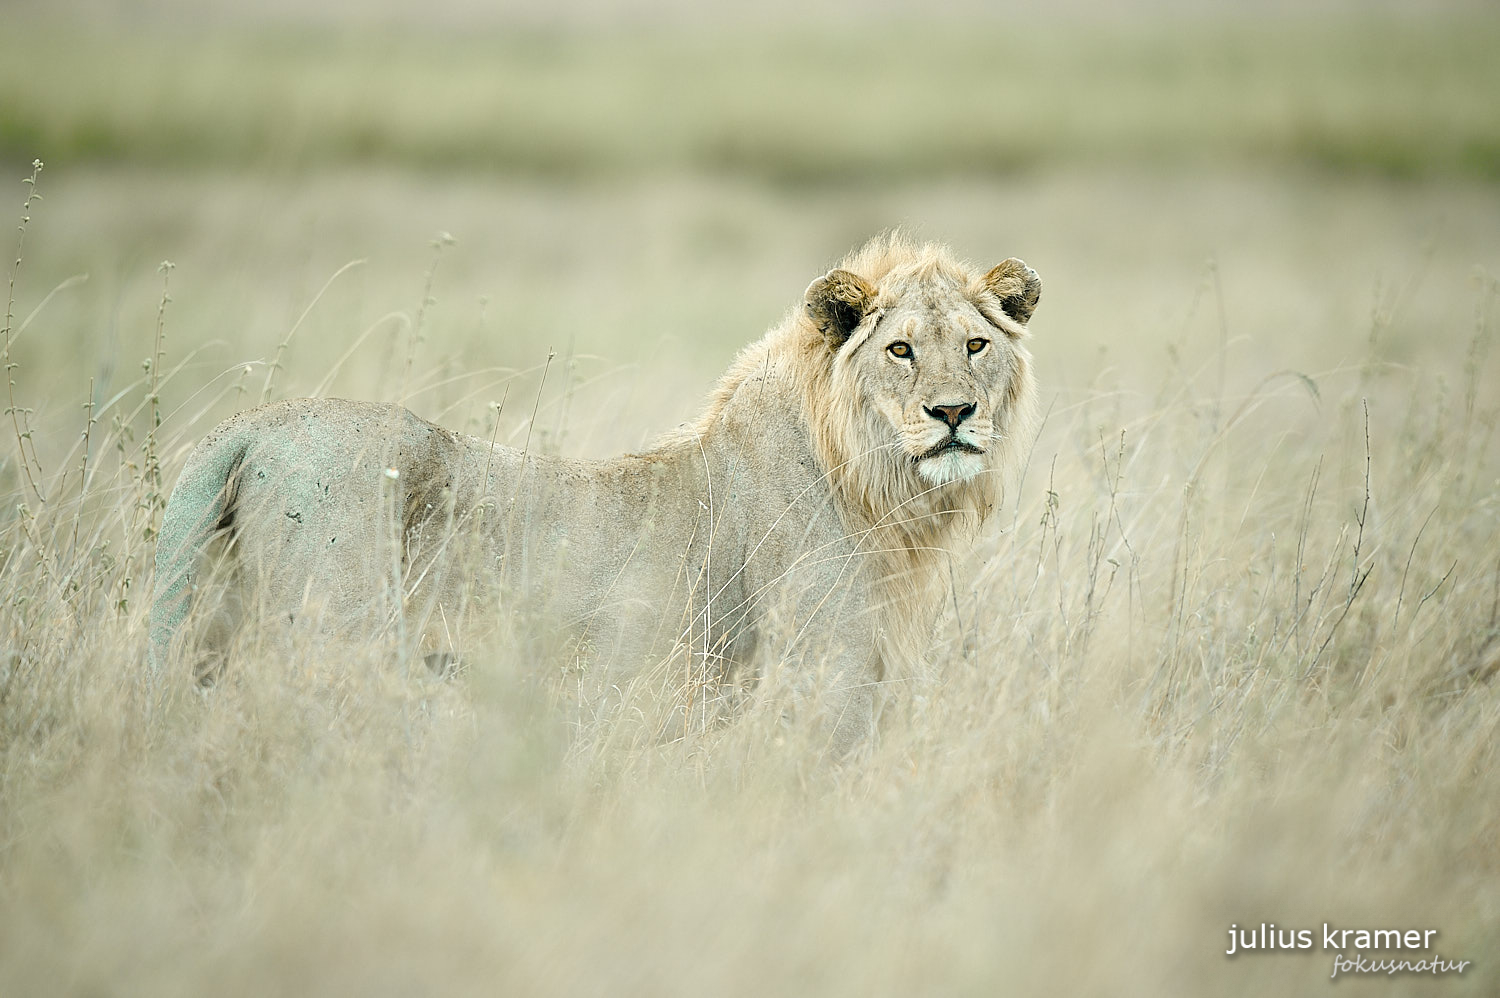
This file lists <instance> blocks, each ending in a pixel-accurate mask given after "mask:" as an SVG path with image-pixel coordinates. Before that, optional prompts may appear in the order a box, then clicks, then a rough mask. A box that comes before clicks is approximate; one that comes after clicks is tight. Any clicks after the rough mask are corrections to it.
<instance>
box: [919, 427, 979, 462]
mask: <svg viewBox="0 0 1500 998" xmlns="http://www.w3.org/2000/svg"><path fill="white" fill-rule="evenodd" d="M953 451H957V452H959V453H960V454H983V453H984V450H983V448H980V447H975V446H974V445H973V444H971V443H968V442H967V441H964V440H960V439H958V435H957V434H954V435H953V436H951V437H949V438H948V439H947V440H944V441H943V442H942V443H940V444H937V445H935V446H933V447H929V448H928V449H927V450H925V451H923V452H922V453H921V454H918V455H917V456H916V457H915V458H914V459H913V460H915V461H926V460H927V459H929V458H934V457H939V456H941V455H943V454H948V453H951V452H953Z"/></svg>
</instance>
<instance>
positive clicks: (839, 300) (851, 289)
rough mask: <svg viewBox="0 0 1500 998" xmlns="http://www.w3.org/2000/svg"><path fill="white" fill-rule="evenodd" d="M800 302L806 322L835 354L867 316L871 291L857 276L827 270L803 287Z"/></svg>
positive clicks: (871, 300) (872, 290)
mask: <svg viewBox="0 0 1500 998" xmlns="http://www.w3.org/2000/svg"><path fill="white" fill-rule="evenodd" d="M803 301H804V302H805V304H806V308H807V316H808V318H810V319H812V321H813V325H815V326H817V327H818V331H819V332H821V333H822V334H823V336H824V338H825V339H827V340H828V346H829V347H830V348H831V349H834V350H837V349H838V348H839V347H841V346H843V345H844V341H845V340H847V339H848V338H849V334H850V333H852V332H854V327H855V326H858V325H859V323H860V320H861V319H863V318H864V317H865V314H866V313H868V312H869V310H870V305H871V304H872V303H873V302H874V301H875V289H874V288H872V287H870V285H869V282H867V281H866V280H865V279H864V278H863V277H860V276H859V275H858V274H851V273H850V272H849V271H847V270H830V271H829V272H828V273H826V274H824V275H823V276H822V277H820V278H818V279H817V280H816V281H813V282H812V283H811V284H809V285H808V286H807V293H806V294H805V295H803Z"/></svg>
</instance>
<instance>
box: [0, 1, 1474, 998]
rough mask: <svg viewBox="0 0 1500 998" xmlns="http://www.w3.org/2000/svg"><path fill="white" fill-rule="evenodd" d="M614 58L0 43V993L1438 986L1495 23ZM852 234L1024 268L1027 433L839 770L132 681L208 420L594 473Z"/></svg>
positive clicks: (689, 25)
mask: <svg viewBox="0 0 1500 998" xmlns="http://www.w3.org/2000/svg"><path fill="white" fill-rule="evenodd" d="M638 8H639V9H637V8H636V7H632V8H630V11H634V14H633V15H632V14H630V11H626V12H624V13H622V12H621V11H618V10H605V9H603V8H599V9H594V8H588V9H586V10H584V9H581V10H580V12H578V13H576V14H574V15H572V16H564V15H560V14H556V15H554V14H547V13H546V12H545V11H542V10H541V9H540V8H538V9H537V10H532V9H530V8H529V6H528V5H527V4H524V3H516V4H511V5H508V6H506V7H504V8H503V9H501V10H499V11H498V12H488V11H478V10H475V9H471V8H469V7H468V6H466V5H465V4H464V3H463V2H462V0H445V2H443V3H438V4H436V5H434V6H433V7H432V8H431V9H429V10H424V11H420V12H417V13H410V12H405V11H402V10H400V9H399V8H398V5H396V4H394V3H389V4H380V5H376V6H375V7H372V8H371V9H370V10H368V11H366V10H362V9H360V8H359V7H357V6H355V5H347V4H332V5H329V6H328V7H327V8H326V9H320V11H319V12H317V13H300V14H299V13H297V12H296V10H295V9H294V7H293V5H287V6H285V7H284V8H283V7H280V6H273V7H272V8H270V9H268V10H266V11H262V12H261V13H260V14H257V15H253V16H252V15H249V14H246V13H243V12H240V11H237V10H236V9H235V8H234V7H233V6H232V5H228V4H223V5H215V4H208V5H186V4H178V3H177V2H176V0H157V2H154V3H152V4H149V5H146V6H144V7H142V8H141V9H140V10H137V11H127V10H125V9H124V8H123V7H122V6H121V5H116V4H111V3H105V2H102V0H101V2H98V3H94V2H90V0H75V2H71V3H68V4H62V5H43V4H33V3H17V4H14V5H11V6H9V7H7V8H5V9H3V10H0V222H3V223H4V228H3V231H0V250H3V253H0V259H3V262H4V263H5V264H6V268H5V277H6V279H7V285H6V287H7V289H8V291H7V301H8V306H7V309H6V319H5V337H4V347H3V348H4V351H5V364H6V367H7V370H8V372H9V379H8V386H7V389H6V390H7V392H8V394H7V396H6V399H5V402H4V407H5V408H6V409H7V412H6V413H5V415H4V418H3V419H0V450H3V465H0V493H3V502H0V566H3V567H0V607H3V609H0V996H4V998H9V996H31V995H79V996H85V995H87V996H94V995H142V996H144V995H150V996H176V995H182V996H188V995H205V994H214V995H268V994H317V995H323V994H333V995H342V994H349V995H398V994H400V995H405V994H459V995H461V994H474V995H496V994H499V995H509V994H521V995H529V994H548V995H550V994H566V995H653V996H655V995H690V996H694V998H698V996H709V995H741V994H743V995H775V994H840V995H843V994H848V995H868V994H891V995H914V994H915V995H926V994H933V995H949V994H961V995H992V994H1026V995H1141V996H1159V995H1178V994H1181V995H1189V994H1192V995H1241V994H1243V995H1262V994H1296V995H1301V994H1318V993H1322V992H1323V991H1324V989H1327V988H1336V989H1337V993H1339V994H1341V995H1363V994H1370V995H1408V994H1419V995H1427V994H1433V995H1455V996H1456V995H1474V996H1484V995H1491V994H1494V993H1496V991H1497V989H1500V686H1497V684H1500V677H1497V671H1500V442H1497V440H1496V429H1497V418H1500V393H1497V391H1496V384H1497V381H1496V378H1497V374H1500V357H1497V356H1496V349H1495V339H1496V336H1497V327H1500V101H1497V100H1496V99H1495V95H1496V94H1497V93H1500V69H1497V68H1496V67H1497V65H1500V63H1497V62H1496V60H1495V59H1494V58H1493V53H1494V52H1495V51H1497V50H1500V19H1497V18H1496V16H1495V15H1494V13H1493V12H1492V11H1489V10H1487V9H1485V8H1483V7H1482V6H1477V5H1476V6H1472V7H1471V6H1466V5H1462V4H1446V5H1441V6H1433V5H1423V6H1421V7H1411V8H1404V7H1401V6H1399V5H1395V4H1391V5H1386V6H1383V7H1381V8H1380V9H1379V11H1378V12H1370V11H1368V10H1365V9H1362V8H1359V7H1353V6H1350V7H1338V6H1335V7H1331V8H1328V9H1326V10H1323V11H1322V12H1321V13H1319V14H1317V15H1311V14H1306V13H1300V12H1298V11H1297V10H1296V9H1294V8H1277V9H1275V10H1273V11H1272V13H1271V14H1269V15H1267V16H1260V15H1256V16H1254V17H1252V16H1251V12H1249V11H1248V10H1247V11H1244V12H1241V11H1239V10H1238V9H1237V8H1235V7H1232V6H1229V5H1221V6H1215V7H1212V8H1211V9H1201V10H1199V9H1194V10H1191V11H1189V10H1184V9H1181V8H1177V7H1174V6H1172V5H1168V4H1162V5H1147V6H1144V7H1142V8H1141V9H1140V10H1138V11H1135V12H1134V13H1132V14H1131V15H1129V16H1127V15H1126V14H1123V13H1119V12H1113V13H1112V12H1110V11H1104V10H1095V9H1093V7H1092V6H1091V5H1090V4H1088V3H1084V2H1079V3H1077V4H1073V5H1070V6H1069V7H1068V8H1067V9H1066V10H1064V11H1063V12H1062V13H1055V14H1054V15H1052V16H1051V17H1050V18H1044V19H1041V20H1039V21H1036V22H1034V23H1033V22H1027V24H1026V29H1025V32H1024V35H1025V39H1026V44H1018V43H1017V40H1016V39H1017V34H1018V28H1017V23H1016V20H1015V19H1016V18H1018V17H1021V16H1022V15H1021V14H1019V13H1017V12H1015V11H1009V12H1007V11H983V10H977V9H967V10H964V11H947V12H940V13H937V14H926V15H922V16H921V17H918V15H916V14H915V13H913V12H911V11H906V10H904V9H902V8H899V7H898V6H888V5H880V6H879V7H877V8H876V9H875V10H874V11H873V12H871V13H870V14H869V16H858V17H856V16H855V15H854V14H852V13H848V12H846V13H845V15H843V16H840V15H838V14H837V13H835V14H830V15H827V16H824V17H821V18H817V19H813V20H808V19H806V17H805V16H804V15H803V14H801V13H799V12H798V11H796V10H793V9H789V8H783V7H775V8H773V9H772V12H771V13H770V14H768V15H767V16H766V17H764V18H750V17H746V16H744V15H740V18H741V19H740V20H736V21H734V22H733V23H720V22H716V21H714V20H712V19H711V18H708V17H707V16H706V15H704V14H703V13H702V12H701V11H694V10H688V9H678V8H677V7H675V6H673V5H672V4H670V3H667V2H666V0H662V3H660V4H650V3H641V4H640V5H638ZM34 160H40V161H41V162H42V164H43V165H42V166H41V167H40V169H37V168H36V167H34V166H33V165H32V164H33V161H34ZM893 226H901V227H904V228H905V229H906V230H907V231H909V232H911V233H912V234H914V235H916V236H918V237H920V238H930V239H936V240H940V241H943V242H946V243H948V244H950V245H951V246H952V247H953V248H954V250H955V251H956V252H957V253H958V254H959V255H960V256H962V257H965V258H968V259H970V260H973V261H975V262H976V263H977V264H980V265H981V266H983V267H985V268H987V267H989V266H991V265H993V264H994V263H998V262H999V261H1001V260H1003V259H1005V258H1006V257H1009V256H1019V257H1022V258H1024V259H1025V260H1026V261H1027V263H1029V264H1031V265H1032V266H1034V267H1035V268H1036V269H1037V270H1038V271H1039V272H1040V274H1041V276H1042V279H1043V281H1044V292H1043V294H1042V299H1041V303H1040V306H1039V307H1038V309H1037V313H1036V317H1035V319H1034V320H1033V321H1032V323H1031V326H1030V329H1031V333H1032V337H1031V340H1030V342H1029V346H1030V349H1031V351H1032V353H1033V355H1034V358H1035V369H1036V372H1037V377H1038V379H1039V381H1040V384H1041V409H1042V411H1043V412H1044V413H1045V416H1044V418H1043V419H1042V420H1041V423H1040V429H1039V431H1038V434H1037V436H1036V439H1035V441H1034V443H1031V444H1030V445H1029V447H1028V459H1027V461H1026V464H1025V466H1024V468H1022V469H1018V472H1017V474H1015V475H1014V476H1013V477H1012V480H1011V482H1010V485H1009V487H1008V488H1007V490H1006V493H1005V501H1004V504H1003V506H1002V507H1001V508H999V509H997V510H996V511H995V512H994V513H993V514H992V515H991V517H990V518H989V520H988V521H987V522H986V523H985V524H984V526H983V527H982V528H981V529H980V530H979V531H978V533H977V534H976V535H975V536H974V538H973V546H972V550H965V551H960V552H958V554H957V555H956V557H955V558H954V559H953V561H952V566H951V579H950V586H951V593H950V594H949V597H948V598H947V599H946V600H945V609H944V611H943V613H942V615H941V617H940V619H939V620H938V621H937V624H936V626H935V628H934V630H933V633H932V636H931V640H930V645H929V647H928V651H927V654H926V660H925V665H924V668H923V669H922V670H921V671H920V673H919V674H917V675H914V676H910V677H903V678H902V680H901V681H900V682H895V683H892V684H890V687H889V688H888V689H886V690H884V691H883V693H884V698H883V708H882V711H881V716H880V719H879V725H878V728H879V730H878V735H877V737H876V738H875V739H874V740H873V741H872V742H871V743H870V744H869V745H868V746H867V747H866V748H865V749H864V750H863V751H861V752H860V753H858V754H857V755H856V756H855V757H853V758H850V759H848V760H845V761H844V762H842V763H834V762H830V761H829V760H827V759H826V758H824V757H823V756H822V755H821V754H820V753H819V752H818V751H816V750H815V749H814V748H813V747H812V746H811V745H809V744H808V742H809V737H808V735H807V733H806V732H804V731H801V730H800V729H798V728H796V727H795V726H788V725H786V724H783V723H781V722H780V721H779V719H778V718H777V717H776V716H775V712H774V711H758V712H757V711H754V710H748V711H747V712H746V713H745V716H743V717H740V718H739V719H738V720H735V721H733V722H731V723H729V724H727V725H723V726H716V727H712V728H710V729H707V730H690V731H688V733H687V734H686V735H685V736H683V737H681V738H678V739H673V740H666V741H663V740H662V739H660V738H658V737H657V736H656V733H655V731H654V729H653V728H652V727H651V726H650V725H649V724H647V723H645V722H644V721H643V718H644V717H646V716H647V714H648V713H649V710H648V708H647V707H646V706H645V705H639V704H632V703H631V702H630V699H629V697H626V698H625V702H624V703H623V704H622V705H620V706H618V707H616V708H612V709H609V710H607V711H605V710H594V709H589V707H588V705H587V703H586V702H585V701H583V700H580V698H579V697H578V696H577V695H575V693H574V692H573V688H574V687H575V686H576V684H577V682H578V677H577V676H576V675H575V674H574V670H573V663H570V662H569V661H567V660H560V659H556V658H551V659H547V658H544V659H542V660H534V659H528V658H527V657H526V656H524V655H522V654H520V653H518V652H517V651H516V650H515V648H516V647H517V646H516V645H514V644H512V643H509V642H506V641H504V640H499V639H497V640H496V641H494V642H493V643H492V644H490V645H488V646H486V647H480V648H471V649H468V650H467V652H466V655H465V662H464V668H463V671H462V673H461V674H460V675H458V676H456V677H450V678H444V677H442V676H438V675H436V674H434V673H432V672H430V671H429V670H427V669H426V668H425V667H424V666H423V665H422V664H421V661H420V657H418V656H415V655H414V653H413V650H412V649H411V648H410V647H409V646H406V645H403V643H402V642H401V641H399V640H397V639H396V638H394V637H392V638H390V639H389V640H372V641H371V642H370V643H368V644H365V645H359V646H356V647H348V646H341V645H331V644H327V643H323V642H318V641H308V642H303V643H292V644H290V645H289V644H287V643H286V642H284V641H273V640H265V641H256V640H254V639H253V637H252V638H250V639H247V640H243V641H241V642H240V643H239V644H237V645H236V647H235V653H234V655H233V656H232V657H231V659H230V661H229V662H228V664H227V667H226V669H225V672H224V674H223V675H222V676H221V677H220V678H219V680H218V681H217V682H214V683H213V684H211V685H200V684H198V683H197V682H195V680H194V678H193V676H192V675H191V672H190V670H189V669H188V668H186V667H183V668H181V669H178V670H175V671H173V672H171V673H170V674H168V675H167V676H165V677H164V679H163V680H162V681H161V682H160V683H159V684H157V685H154V686H153V685H152V683H151V682H150V681H149V674H148V671H147V668H146V645H147V609H148V605H149V596H150V591H151V585H152V559H153V555H154V541H155V531H156V529H157V526H158V525H159V523H160V517H161V510H162V507H163V505H164V503H165V500H166V496H167V494H168V493H169V492H170V489H171V486H172V484H173V482H174V481H175V479H176V476H177V473H178V471H179V470H180V469H181V467H182V464H183V461H184V459H185V458H186V455H187V453H188V451H189V450H190V448H191V447H192V446H193V444H194V443H195V442H196V441H198V440H199V439H200V438H202V437H203V436H204V435H205V434H206V433H207V432H208V431H209V430H210V429H211V428H212V427H213V426H214V425H215V424H216V423H217V422H218V421H219V420H221V419H223V418H225V417H227V416H228V415H230V414H232V413H233V412H235V411H238V410H239V409H242V408H246V407H248V406H250V405H253V404H256V403H259V402H261V401H262V400H266V399H280V398H290V397H297V396H305V395H330V396H341V397H349V398H362V399H371V400H388V401H401V402H403V403H404V404H406V405H408V406H409V407H411V408H412V409H413V410H414V411H415V412H417V413H418V414H419V415H421V416H423V417H425V418H427V419H430V420H433V421H435V422H439V423H441V424H443V425H445V426H448V427H451V428H453V429H458V430H463V431H466V432H469V433H473V434H475V435H477V436H481V437H486V438H488V437H490V436H492V435H493V436H494V437H495V438H496V439H499V440H502V441H508V442H510V443H512V444H514V445H516V446H522V445H523V444H525V445H527V446H529V447H531V448H532V449H534V450H538V451H542V452H547V453H559V454H566V455H573V456H581V457H602V456H607V455H611V454H616V453H620V452H623V451H629V450H638V449H641V448H643V447H646V446H648V445H649V444H650V442H651V441H652V440H653V439H654V438H656V437H657V436H658V435H660V434H661V433H664V432H666V431H668V430H670V429H671V428H673V427H674V426H676V425H677V424H679V423H681V422H683V421H685V420H688V419H690V418H691V417H692V416H693V415H694V413H695V412H696V411H697V410H698V408H699V407H700V405H701V404H702V402H703V400H704V398H705V396H706V395H707V393H708V391H709V389H710V388H711V386H712V384H713V380H714V379H715V378H716V377H717V376H718V374H719V373H720V372H721V371H722V370H723V369H724V368H725V367H726V366H727V365H728V364H729V362H730V360H731V359H732V357H733V356H734V354H735V353H736V351H737V350H738V349H739V348H740V347H741V346H743V345H744V344H746V343H748V342H750V341H751V340H753V339H755V338H757V337H758V336H760V335H761V334H762V333H763V332H764V331H765V330H766V329H767V328H769V327H770V326H772V325H773V324H775V323H776V322H778V321H779V320H780V318H781V317H782V316H783V315H784V314H785V313H786V311H787V310H788V309H790V308H791V307H793V306H794V305H796V304H797V303H798V302H799V301H800V300H801V295H802V292H803V289H804V288H805V287H806V286H807V284H808V282H809V281H811V280H812V279H813V278H815V277H817V276H818V275H820V274H822V273H824V272H825V271H826V270H827V269H828V268H829V267H830V266H832V265H833V264H834V263H835V262H836V261H837V260H838V259H839V258H840V257H841V256H842V255H843V254H844V253H845V252H847V251H848V250H850V249H851V248H853V247H854V246H856V245H858V244H860V243H862V242H863V241H864V240H865V239H866V238H868V237H869V236H871V235H874V234H876V233H878V232H881V231H883V230H886V229H888V228H891V227H893ZM18 259H19V262H18V263H16V264H15V265H14V266H12V265H11V264H12V262H13V261H16V260H18ZM500 612H503V611H500ZM499 633H503V628H502V629H500V632H499ZM1262 923H1265V924H1266V925H1268V926H1269V925H1270V924H1271V923H1275V925H1276V926H1277V927H1278V928H1280V929H1282V930H1283V931H1285V930H1291V929H1296V930H1300V929H1308V930H1311V932H1310V941H1311V945H1310V946H1309V947H1305V948H1300V949H1294V950H1291V951H1287V952H1262V951H1259V950H1255V951H1248V952H1241V953H1239V954H1238V955H1235V956H1232V957H1231V956H1227V955H1226V953H1225V951H1226V949H1227V948H1229V945H1230V938H1231V937H1230V935H1229V933H1230V929H1231V926H1237V927H1249V928H1254V929H1258V928H1259V927H1260V926H1261V925H1262ZM1325 923H1326V924H1327V925H1329V926H1332V927H1335V928H1339V929H1400V930H1413V929H1415V930H1437V935H1436V936H1435V937H1434V938H1433V940H1432V945H1431V948H1430V949H1424V950H1416V951H1404V952H1401V953H1398V954H1396V955H1397V956H1399V957H1403V958H1406V959H1411V960H1417V959H1422V958H1427V959H1430V958H1431V957H1432V956H1434V955H1437V956H1441V957H1442V958H1443V959H1445V960H1450V961H1453V962H1457V961H1460V960H1462V961H1468V963H1467V965H1466V967H1465V969H1464V970H1463V971H1462V972H1461V973H1458V972H1449V973H1444V974H1437V975H1434V974H1432V973H1412V972H1406V973H1400V974H1395V975H1388V974H1384V973H1364V974H1356V973H1341V974H1340V975H1339V979H1338V980H1337V981H1330V975H1331V974H1332V973H1333V971H1334V968H1335V962H1334V961H1335V956H1336V954H1337V953H1338V952H1340V950H1336V949H1325V948H1324V946H1323V927H1324V925H1325ZM1351 952H1352V948H1351ZM1385 956H1386V954H1384V953H1377V954H1374V956H1373V958H1374V959H1381V958H1384V957H1385ZM1366 958H1367V959H1371V958H1372V957H1371V954H1370V953H1368V952H1367V953H1366Z"/></svg>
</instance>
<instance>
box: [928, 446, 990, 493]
mask: <svg viewBox="0 0 1500 998" xmlns="http://www.w3.org/2000/svg"><path fill="white" fill-rule="evenodd" d="M984 470H985V462H984V455H983V454H981V453H977V452H975V451H969V450H958V449H950V450H945V451H941V452H939V453H937V454H934V455H933V456H931V457H927V458H923V459H922V460H920V461H918V462H917V474H919V475H921V476H922V478H923V479H924V480H925V481H927V482H929V483H931V484H932V485H949V484H952V483H953V482H962V481H965V480H966V479H970V478H973V477H974V476H976V475H980V474H983V473H984Z"/></svg>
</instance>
